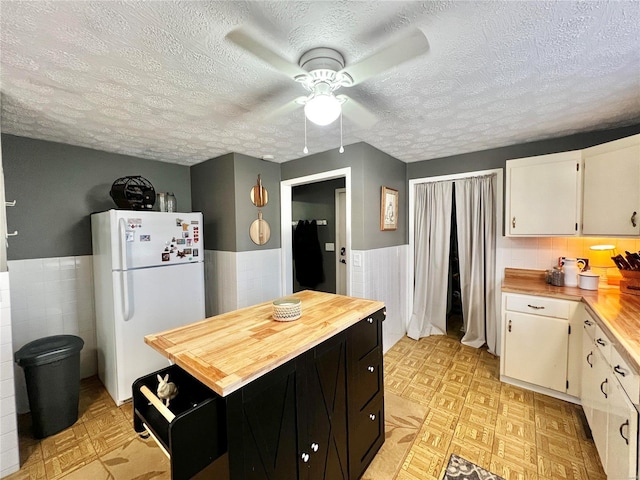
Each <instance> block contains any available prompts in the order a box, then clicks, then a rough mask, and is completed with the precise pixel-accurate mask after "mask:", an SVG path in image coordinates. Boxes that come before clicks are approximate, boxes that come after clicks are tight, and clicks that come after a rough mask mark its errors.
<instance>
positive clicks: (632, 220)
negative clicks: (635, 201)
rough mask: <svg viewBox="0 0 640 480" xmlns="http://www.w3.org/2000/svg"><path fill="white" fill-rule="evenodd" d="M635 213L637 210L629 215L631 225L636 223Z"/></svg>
mask: <svg viewBox="0 0 640 480" xmlns="http://www.w3.org/2000/svg"><path fill="white" fill-rule="evenodd" d="M636 215H637V212H633V214H632V215H631V225H632V226H633V227H635V226H637V223H636Z"/></svg>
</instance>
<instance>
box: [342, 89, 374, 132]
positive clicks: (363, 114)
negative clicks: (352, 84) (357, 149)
mask: <svg viewBox="0 0 640 480" xmlns="http://www.w3.org/2000/svg"><path fill="white" fill-rule="evenodd" d="M337 98H338V99H344V103H343V104H342V113H343V114H344V115H345V116H346V117H348V118H349V120H351V121H352V122H353V123H355V124H356V125H358V127H360V128H364V129H369V128H371V127H373V126H374V125H375V124H376V123H378V120H379V119H378V117H376V116H375V115H374V114H373V113H371V112H370V111H369V110H368V109H367V108H366V107H365V106H364V105H362V104H361V103H360V102H358V101H356V100H354V99H353V98H351V97H348V96H347V95H338V96H337Z"/></svg>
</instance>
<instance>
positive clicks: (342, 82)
mask: <svg viewBox="0 0 640 480" xmlns="http://www.w3.org/2000/svg"><path fill="white" fill-rule="evenodd" d="M227 38H228V39H229V40H230V41H231V42H233V43H235V44H236V45H237V46H239V47H240V48H242V49H244V50H246V51H247V52H249V53H250V54H252V55H254V56H255V57H257V58H259V59H261V60H263V61H264V62H266V63H267V64H269V65H271V66H272V67H273V68H275V69H276V70H278V71H280V72H281V73H283V74H285V75H287V76H288V77H290V78H292V79H293V80H295V81H296V82H299V83H300V84H301V85H302V86H303V87H304V88H305V90H307V91H308V92H309V93H308V94H307V95H305V96H301V97H298V98H296V99H295V100H293V101H291V102H288V103H287V104H285V105H283V106H282V107H280V108H278V109H276V110H275V111H273V112H272V113H271V115H270V116H274V115H280V114H284V113H288V112H289V111H291V110H293V109H295V108H299V107H300V106H304V111H305V116H306V117H307V119H308V120H310V121H311V122H313V123H315V124H317V125H329V124H330V123H332V122H333V121H335V120H336V119H337V118H338V117H339V116H340V113H344V115H345V116H347V117H349V119H351V120H352V121H353V122H355V123H356V124H358V125H359V126H361V127H363V128H370V127H372V126H373V125H374V124H375V123H377V121H378V119H377V118H376V116H375V115H374V114H373V113H371V112H370V111H369V110H368V109H367V108H366V107H364V106H363V105H361V104H360V103H359V102H357V101H356V100H354V99H353V98H351V97H348V96H347V95H343V94H338V95H336V93H335V92H336V91H337V90H338V89H340V88H341V87H353V86H355V85H357V84H359V83H361V82H363V81H365V80H367V79H369V78H370V77H373V76H374V75H377V74H379V73H382V72H384V71H386V70H388V69H390V68H393V67H395V66H398V65H400V64H402V63H404V62H406V61H408V60H411V59H413V58H416V57H418V56H420V55H423V54H425V53H427V52H428V51H429V42H428V41H427V38H426V37H425V35H424V33H422V31H420V30H418V29H416V30H414V31H413V32H412V33H411V34H410V35H408V36H406V37H404V38H401V39H400V40H398V41H396V42H394V43H391V44H390V45H387V46H386V47H384V48H383V49H382V50H379V51H378V52H376V53H374V54H373V55H371V56H369V57H367V58H365V59H363V60H361V61H359V62H358V63H356V64H354V65H348V66H347V65H345V61H344V57H343V56H342V54H341V53H340V52H338V51H337V50H335V49H333V48H327V47H318V48H313V49H311V50H309V51H307V52H306V53H304V54H303V55H302V56H301V57H300V60H299V61H298V64H297V65H295V64H293V63H291V62H289V61H287V60H285V59H283V58H282V57H281V56H280V55H278V54H277V53H275V52H273V51H272V50H270V49H268V48H267V47H265V46H264V45H262V44H261V43H260V42H258V41H257V40H255V39H254V38H252V37H251V36H250V35H248V34H247V33H245V32H243V31H242V30H234V31H232V32H230V33H229V34H228V35H227Z"/></svg>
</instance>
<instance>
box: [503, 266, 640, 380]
mask: <svg viewBox="0 0 640 480" xmlns="http://www.w3.org/2000/svg"><path fill="white" fill-rule="evenodd" d="M502 291H503V292H505V293H521V294H524V295H538V296H542V297H551V298H560V299H564V300H574V301H582V302H584V303H585V304H586V306H587V310H589V311H590V313H592V314H594V316H595V317H597V319H599V320H600V323H601V324H602V327H603V330H605V333H607V334H608V336H609V337H610V339H611V340H613V341H615V343H617V344H618V345H620V346H621V347H622V348H623V349H624V352H621V353H622V354H623V355H624V354H625V353H626V355H625V357H626V358H627V359H628V360H629V361H630V362H631V364H632V365H633V366H634V367H635V369H636V371H637V372H638V373H640V296H635V295H628V294H624V293H622V294H621V293H620V290H619V289H618V288H617V287H614V288H609V289H602V290H595V291H591V290H581V289H580V288H578V287H555V286H553V285H549V284H547V283H546V282H545V279H544V271H540V270H524V269H522V270H521V269H515V268H506V269H505V275H504V281H503V283H502Z"/></svg>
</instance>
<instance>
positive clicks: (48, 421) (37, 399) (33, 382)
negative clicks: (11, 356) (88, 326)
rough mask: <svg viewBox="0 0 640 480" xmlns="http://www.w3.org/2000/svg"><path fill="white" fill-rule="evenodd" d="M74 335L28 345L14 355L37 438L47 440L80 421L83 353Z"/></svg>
mask: <svg viewBox="0 0 640 480" xmlns="http://www.w3.org/2000/svg"><path fill="white" fill-rule="evenodd" d="M83 346H84V341H83V340H82V339H81V338H80V337H76V336H75V335H54V336H52V337H44V338H40V339H38V340H34V341H33V342H29V343H27V344H26V345H25V346H24V347H22V348H21V349H20V350H18V351H17V352H16V353H15V361H16V363H17V364H18V365H20V366H21V367H22V368H23V369H24V377H25V380H26V383H27V394H28V396H29V407H30V408H31V422H32V425H33V435H34V437H35V438H45V437H48V436H49V435H53V434H54V433H58V432H59V431H61V430H64V429H65V428H67V427H69V426H71V425H73V424H74V423H75V422H76V420H78V400H79V398H80V350H82V347H83Z"/></svg>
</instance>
